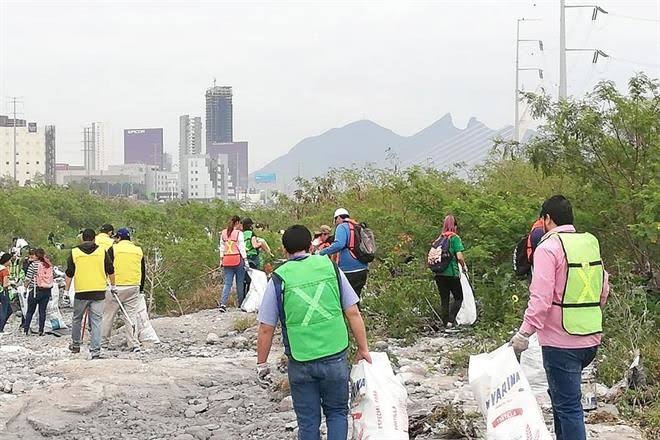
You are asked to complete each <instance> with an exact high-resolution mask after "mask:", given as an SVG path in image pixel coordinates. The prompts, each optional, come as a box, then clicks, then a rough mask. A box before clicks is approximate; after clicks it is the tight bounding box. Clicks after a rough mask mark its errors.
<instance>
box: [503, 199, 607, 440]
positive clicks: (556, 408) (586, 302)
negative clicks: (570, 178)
mask: <svg viewBox="0 0 660 440" xmlns="http://www.w3.org/2000/svg"><path fill="white" fill-rule="evenodd" d="M541 218H542V219H543V228H544V230H545V235H544V236H543V238H542V239H541V242H540V244H539V245H538V247H537V248H536V251H535V252H534V266H533V274H532V283H531V284H530V286H529V303H528V304H527V310H526V311H525V317H524V320H523V323H522V325H521V326H520V330H519V331H518V332H517V333H516V334H515V335H514V336H513V338H512V339H511V345H512V346H513V349H514V351H516V352H517V353H521V352H523V351H525V350H526V349H527V347H528V345H529V337H530V336H531V335H532V334H534V333H536V334H537V335H538V340H539V344H540V345H541V350H542V353H543V367H544V369H545V373H546V376H547V378H548V388H549V389H548V392H549V394H550V400H551V402H552V412H553V417H554V425H555V435H556V436H557V440H585V439H586V429H585V426H584V413H583V410H582V404H581V399H582V394H581V386H580V385H581V378H582V370H583V369H584V368H585V367H587V366H588V365H589V364H590V363H591V362H592V361H593V360H594V358H595V356H596V352H597V350H598V346H599V345H600V342H601V336H602V331H603V314H602V308H603V307H604V306H605V302H606V301H607V296H608V293H609V283H608V274H607V272H605V270H604V269H603V262H602V260H601V257H600V246H599V243H598V239H597V238H596V237H594V236H593V235H591V234H589V233H588V232H577V231H576V229H575V226H573V208H572V207H571V203H570V202H569V201H568V200H567V199H566V198H564V197H563V196H560V195H557V196H552V197H550V198H549V199H548V200H546V201H545V202H544V203H543V206H542V208H541Z"/></svg>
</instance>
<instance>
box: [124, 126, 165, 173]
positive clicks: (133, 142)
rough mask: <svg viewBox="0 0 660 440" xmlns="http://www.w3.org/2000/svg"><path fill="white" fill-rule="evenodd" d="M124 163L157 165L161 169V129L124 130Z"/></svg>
mask: <svg viewBox="0 0 660 440" xmlns="http://www.w3.org/2000/svg"><path fill="white" fill-rule="evenodd" d="M124 163H125V164H128V163H142V164H145V165H157V166H158V167H160V169H163V129H162V128H132V129H128V130H124Z"/></svg>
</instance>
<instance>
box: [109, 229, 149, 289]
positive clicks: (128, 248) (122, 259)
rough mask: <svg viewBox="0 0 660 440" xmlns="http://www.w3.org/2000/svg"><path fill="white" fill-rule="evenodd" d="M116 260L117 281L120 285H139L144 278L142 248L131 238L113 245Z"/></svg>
mask: <svg viewBox="0 0 660 440" xmlns="http://www.w3.org/2000/svg"><path fill="white" fill-rule="evenodd" d="M112 252H113V253H114V256H115V260H114V266H115V283H116V284H117V285H118V286H139V285H140V281H141V280H142V255H143V253H142V248H140V246H136V245H134V244H133V242H131V241H130V240H121V241H119V242H118V243H115V244H114V245H113V246H112Z"/></svg>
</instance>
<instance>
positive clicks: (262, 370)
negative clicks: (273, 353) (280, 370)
mask: <svg viewBox="0 0 660 440" xmlns="http://www.w3.org/2000/svg"><path fill="white" fill-rule="evenodd" d="M257 382H258V383H259V386H260V387H261V388H263V389H267V388H268V387H269V386H270V385H271V384H272V383H273V380H272V379H271V377H270V367H269V366H268V363H266V362H264V363H262V364H257Z"/></svg>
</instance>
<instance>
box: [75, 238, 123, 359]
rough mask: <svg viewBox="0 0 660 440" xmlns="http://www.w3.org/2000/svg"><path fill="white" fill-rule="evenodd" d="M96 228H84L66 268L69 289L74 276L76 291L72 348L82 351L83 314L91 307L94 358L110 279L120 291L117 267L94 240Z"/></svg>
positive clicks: (97, 353)
mask: <svg viewBox="0 0 660 440" xmlns="http://www.w3.org/2000/svg"><path fill="white" fill-rule="evenodd" d="M94 238H95V232H94V230H93V229H85V230H84V231H83V234H82V239H83V242H82V243H81V244H80V245H78V246H77V247H75V248H73V249H72V250H71V255H70V256H69V259H68V261H67V268H66V290H67V291H68V290H69V288H70V287H71V280H72V279H74V278H75V286H76V294H75V299H74V302H73V322H72V324H71V345H70V346H69V350H71V352H73V353H80V337H81V330H82V328H81V324H82V320H83V315H84V314H85V312H86V311H88V310H89V318H88V319H89V321H90V324H91V332H90V333H91V335H90V336H91V343H90V352H91V354H92V359H99V358H100V357H101V322H102V320H103V302H104V300H105V293H106V290H107V287H108V281H107V280H108V279H109V280H110V291H111V292H114V293H117V287H116V286H115V268H114V265H113V264H112V260H111V259H110V256H109V255H108V253H107V252H105V251H104V250H103V248H102V247H101V246H99V245H97V244H96V243H94Z"/></svg>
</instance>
